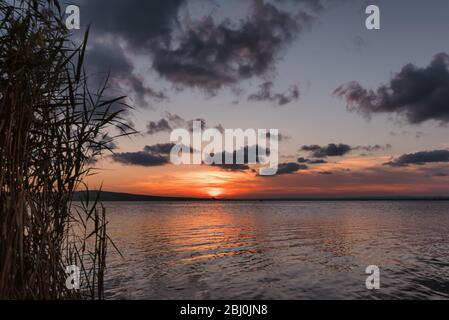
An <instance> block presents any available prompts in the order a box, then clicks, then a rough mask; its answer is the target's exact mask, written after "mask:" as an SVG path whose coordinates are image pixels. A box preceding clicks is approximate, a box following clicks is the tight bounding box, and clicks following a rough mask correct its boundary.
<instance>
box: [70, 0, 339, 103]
mask: <svg viewBox="0 0 449 320" xmlns="http://www.w3.org/2000/svg"><path fill="white" fill-rule="evenodd" d="M284 1H286V0H280V1H276V2H277V3H273V2H269V1H265V0H248V1H246V3H247V4H248V13H247V15H246V16H245V17H244V18H242V19H240V20H239V21H232V20H231V19H227V18H217V17H216V16H213V15H207V16H200V17H199V18H197V19H196V20H194V19H192V18H191V17H190V15H189V14H188V13H187V12H188V10H184V9H186V7H187V4H188V1H186V0H170V1H158V0H147V1H142V0H128V1H122V0H95V1H87V0H77V1H75V3H76V4H79V5H81V10H82V14H83V24H85V25H88V24H91V25H92V29H91V34H92V35H93V36H92V37H91V38H92V39H91V40H92V41H93V42H91V43H93V44H94V46H93V47H92V48H90V50H89V55H90V56H92V57H93V58H92V60H95V62H94V63H92V65H95V66H96V67H97V68H98V69H99V70H101V71H102V72H107V71H109V70H110V71H111V73H112V75H113V77H116V75H115V70H118V71H117V73H119V74H118V75H117V79H118V80H117V83H120V84H121V86H125V89H130V90H132V91H135V94H136V96H137V98H138V99H139V103H142V104H143V103H144V102H146V103H148V100H151V99H154V98H156V99H160V98H165V94H163V93H161V92H158V91H156V90H153V89H151V88H150V87H149V86H148V85H147V84H145V83H144V81H143V80H142V79H141V78H140V77H139V76H136V72H135V71H136V68H137V67H136V66H134V65H132V64H130V63H129V61H128V59H127V57H126V56H127V55H132V56H136V57H139V58H142V59H144V60H147V61H151V64H152V67H153V70H155V71H156V72H157V73H158V74H159V75H160V76H161V77H162V78H164V79H166V80H168V81H169V82H171V83H172V84H174V86H175V88H176V89H183V88H200V89H203V90H205V91H207V92H208V93H210V94H214V93H216V92H217V90H218V89H220V88H222V87H224V86H231V87H233V88H235V87H236V86H237V84H238V83H239V82H240V81H242V80H245V79H250V78H254V77H256V78H263V79H267V78H268V76H270V75H273V74H274V72H273V71H275V67H276V63H277V61H278V60H279V59H280V58H281V54H282V52H283V50H284V49H285V48H286V47H288V45H289V44H291V42H292V41H293V40H294V39H296V38H297V36H298V35H299V34H300V33H301V32H302V31H303V30H304V29H305V28H308V27H309V26H310V25H311V23H313V21H314V20H315V18H316V15H317V14H319V13H320V12H321V11H322V10H323V9H324V8H325V7H327V6H328V4H329V3H330V1H328V0H322V1H316V0H293V3H295V4H301V5H299V6H296V5H295V6H294V9H292V6H290V7H289V8H288V9H285V10H282V9H280V7H282V6H281V5H280V3H281V2H284ZM203 4H204V5H205V6H208V5H210V6H211V7H212V6H213V7H216V3H215V2H214V1H207V0H205V1H204V2H203ZM187 9H188V8H187ZM184 13H185V14H184ZM184 16H189V17H185V18H184V19H182V17H184ZM219 19H220V20H219ZM119 44H120V45H119ZM124 53H126V54H124ZM109 54H112V55H113V56H114V57H113V59H112V58H111V57H108V55H109ZM290 91H291V92H289V93H287V94H274V95H273V96H272V97H271V98H270V99H272V100H273V101H275V102H276V103H278V104H280V105H283V104H286V103H288V102H289V101H292V100H294V99H296V98H295V97H297V96H299V91H298V90H297V88H292V89H291V90H290ZM269 97H270V96H269ZM151 101H152V100H151Z"/></svg>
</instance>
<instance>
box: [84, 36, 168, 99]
mask: <svg viewBox="0 0 449 320" xmlns="http://www.w3.org/2000/svg"><path fill="white" fill-rule="evenodd" d="M86 56H87V58H86V63H87V69H88V70H89V79H90V84H91V85H93V86H98V85H99V84H100V82H102V81H104V79H105V78H106V77H108V76H109V75H110V77H109V79H108V80H109V83H108V87H109V88H113V89H115V90H120V91H121V92H131V93H132V95H133V96H134V98H135V99H136V102H137V103H138V104H139V106H141V107H145V106H148V105H150V104H151V101H153V100H154V101H161V100H164V99H166V96H165V94H164V93H163V92H162V91H155V90H154V89H152V88H151V87H149V86H148V85H147V84H146V83H145V81H144V79H143V78H142V77H141V76H138V75H135V74H134V68H135V67H134V65H133V63H132V62H131V60H130V59H128V57H127V56H126V54H125V51H124V50H123V49H122V48H121V47H120V46H119V45H118V44H117V43H93V45H92V46H91V47H89V49H88V50H87V53H86Z"/></svg>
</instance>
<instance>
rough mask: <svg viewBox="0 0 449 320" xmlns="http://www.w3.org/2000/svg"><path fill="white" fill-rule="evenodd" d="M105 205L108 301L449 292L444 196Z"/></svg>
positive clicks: (448, 208)
mask: <svg viewBox="0 0 449 320" xmlns="http://www.w3.org/2000/svg"><path fill="white" fill-rule="evenodd" d="M105 206H106V207H107V209H108V217H109V221H110V224H109V232H110V234H111V236H112V238H113V239H114V241H115V243H116V244H117V246H118V247H119V248H120V250H121V252H122V254H123V255H124V256H125V260H124V259H122V258H120V257H119V256H118V255H117V254H115V253H114V252H112V251H113V249H112V247H110V248H109V251H110V254H109V268H108V272H107V281H106V288H107V292H106V296H107V298H109V299H380V298H381V299H429V298H430V299H447V298H449V202H437V201H436V202H432V201H419V202H413V201H410V202H409V201H399V202H393V201H391V202H389V201H384V202H376V201H373V202H338V201H337V202H136V203H133V202H119V203H112V202H110V203H106V204H105ZM369 265H377V266H379V268H380V269H381V289H380V290H379V291H375V292H373V291H369V290H367V289H366V286H365V280H366V277H367V275H366V274H365V269H366V267H367V266H369Z"/></svg>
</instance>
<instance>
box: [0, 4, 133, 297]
mask: <svg viewBox="0 0 449 320" xmlns="http://www.w3.org/2000/svg"><path fill="white" fill-rule="evenodd" d="M61 17H62V13H61V10H60V7H59V3H58V1H57V0H8V1H4V0H0V299H83V298H91V299H102V298H103V297H104V284H103V283H104V271H105V267H106V261H105V259H106V253H107V249H108V244H111V241H110V239H109V237H108V236H107V230H106V227H107V221H106V216H105V210H104V208H103V207H102V206H101V204H99V202H98V199H89V196H88V195H89V193H85V194H86V197H85V199H84V201H83V202H82V203H81V204H75V203H72V201H71V199H72V196H73V193H74V192H75V191H76V190H79V189H80V188H84V187H85V186H84V185H83V180H84V178H85V177H86V176H87V175H89V174H91V164H92V163H94V162H95V159H96V158H97V157H99V156H101V155H102V154H103V153H104V152H107V151H110V147H111V144H112V142H113V140H114V139H115V138H117V137H118V136H121V135H128V134H130V133H131V132H132V129H131V128H129V127H128V126H127V125H126V121H124V120H123V118H122V114H123V112H124V110H125V109H126V108H127V106H126V105H125V104H124V103H122V99H123V97H118V98H115V99H107V98H105V97H104V96H105V89H106V82H105V84H104V85H103V86H102V87H101V88H99V89H98V90H96V91H95V92H92V90H91V88H90V86H88V81H87V77H86V73H87V72H86V70H84V68H83V61H84V56H85V51H86V43H87V38H88V31H87V32H86V35H85V37H84V41H83V42H82V43H81V45H79V46H75V45H74V44H73V43H72V42H71V41H70V35H69V34H68V31H67V30H66V28H65V26H64V24H63V22H62V19H61ZM69 265H77V266H79V267H80V268H81V274H82V277H81V280H82V282H81V288H82V290H79V291H77V290H69V289H68V288H67V287H66V278H67V274H66V266H69Z"/></svg>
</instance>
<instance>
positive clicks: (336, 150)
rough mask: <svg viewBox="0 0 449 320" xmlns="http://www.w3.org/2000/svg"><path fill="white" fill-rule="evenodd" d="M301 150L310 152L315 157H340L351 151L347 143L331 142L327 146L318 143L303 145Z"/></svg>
mask: <svg viewBox="0 0 449 320" xmlns="http://www.w3.org/2000/svg"><path fill="white" fill-rule="evenodd" d="M301 150H302V151H307V152H310V153H311V155H312V156H313V157H315V158H327V157H340V156H344V155H346V154H348V153H349V152H351V151H352V147H351V146H349V145H347V144H342V143H340V144H338V145H337V144H334V143H331V144H329V145H327V146H324V147H321V146H318V145H310V146H303V147H302V148H301Z"/></svg>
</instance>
